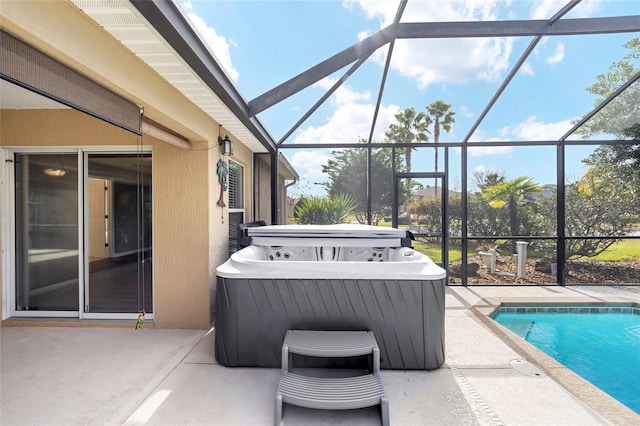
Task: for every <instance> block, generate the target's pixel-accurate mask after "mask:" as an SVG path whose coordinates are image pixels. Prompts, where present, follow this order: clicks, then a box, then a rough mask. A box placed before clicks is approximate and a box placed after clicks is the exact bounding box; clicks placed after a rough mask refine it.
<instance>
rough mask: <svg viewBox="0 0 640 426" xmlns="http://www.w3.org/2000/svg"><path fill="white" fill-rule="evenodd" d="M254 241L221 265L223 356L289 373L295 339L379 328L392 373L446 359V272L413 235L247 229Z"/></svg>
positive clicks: (218, 325) (383, 362)
mask: <svg viewBox="0 0 640 426" xmlns="http://www.w3.org/2000/svg"><path fill="white" fill-rule="evenodd" d="M244 232H245V233H246V236H247V237H248V238H249V240H250V242H251V245H249V246H248V247H245V248H243V249H241V250H240V251H238V252H237V253H234V254H233V255H232V256H231V258H230V259H229V260H228V261H227V262H225V263H224V264H223V265H221V266H220V267H218V269H217V270H216V273H217V292H216V299H215V311H216V320H215V331H216V335H215V343H216V344H215V350H216V359H217V360H218V362H220V363H221V364H223V365H226V366H233V367H280V364H281V349H282V342H283V340H284V336H285V333H286V332H287V330H289V329H298V330H371V331H373V332H374V334H375V337H376V340H377V341H378V345H379V346H380V366H381V368H387V369H423V370H432V369H436V368H439V367H440V366H442V364H443V363H444V288H445V283H446V271H445V270H444V269H442V268H440V267H439V266H438V265H436V264H434V263H433V262H432V261H431V259H429V257H427V256H425V255H424V254H422V253H419V252H417V251H415V250H413V249H412V248H411V247H409V245H410V238H409V235H408V234H407V232H406V231H402V230H398V229H393V228H385V227H376V226H366V225H331V226H319V225H274V226H261V227H255V228H247V229H245V230H244Z"/></svg>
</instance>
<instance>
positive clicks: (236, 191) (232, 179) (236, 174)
mask: <svg viewBox="0 0 640 426" xmlns="http://www.w3.org/2000/svg"><path fill="white" fill-rule="evenodd" d="M243 188H244V167H242V165H240V164H238V163H236V162H235V161H233V160H229V209H230V210H234V209H244V190H243Z"/></svg>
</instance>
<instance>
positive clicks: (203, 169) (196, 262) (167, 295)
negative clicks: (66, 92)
mask: <svg viewBox="0 0 640 426" xmlns="http://www.w3.org/2000/svg"><path fill="white" fill-rule="evenodd" d="M1 114H2V115H1V116H0V118H1V122H2V126H1V130H0V141H1V143H2V145H3V146H16V147H18V146H32V147H33V146H36V147H37V146H135V145H136V143H137V138H138V137H137V136H136V135H134V134H131V133H129V132H126V131H124V130H121V129H118V128H116V127H115V126H112V125H110V124H107V123H104V122H102V121H100V120H98V119H95V118H93V117H90V116H88V115H86V114H83V113H80V112H76V111H73V110H48V111H28V110H11V111H2V113H1ZM142 143H143V145H145V146H151V147H152V149H153V182H152V184H153V185H152V186H153V260H154V261H153V278H154V314H155V323H156V326H158V327H166V328H204V329H206V328H209V325H210V322H209V291H210V289H209V267H208V265H209V261H208V253H209V250H208V245H209V232H208V231H209V217H208V202H207V197H203V194H207V193H208V186H209V184H208V182H209V179H208V158H207V155H206V151H205V152H202V151H195V150H194V151H187V150H183V149H179V148H176V147H173V146H171V145H168V144H166V143H164V142H160V141H156V140H154V139H152V138H150V137H146V136H145V137H143V138H142ZM202 145H203V146H204V144H202ZM196 149H197V146H196ZM218 232H219V231H218ZM222 235H224V234H222Z"/></svg>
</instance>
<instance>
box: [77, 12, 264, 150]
mask: <svg viewBox="0 0 640 426" xmlns="http://www.w3.org/2000/svg"><path fill="white" fill-rule="evenodd" d="M71 2H72V3H73V4H75V5H76V6H77V7H78V8H79V9H80V10H81V11H83V12H84V13H85V14H86V15H87V16H89V17H90V18H91V19H92V20H94V21H95V22H96V23H97V24H98V25H100V26H101V27H102V28H104V29H105V31H107V32H108V33H109V34H111V35H112V36H113V37H114V38H116V39H117V40H118V41H120V42H121V43H122V44H123V45H124V46H126V47H127V48H128V49H129V50H130V51H131V52H132V53H133V54H135V55H136V56H137V57H139V58H140V59H141V60H143V61H144V62H145V63H146V64H147V65H149V66H150V67H151V68H152V69H153V70H155V71H156V72H157V73H158V74H159V75H161V76H162V77H163V78H164V79H165V80H167V81H168V82H169V83H170V84H171V85H172V86H174V87H175V88H176V89H178V90H179V91H180V92H182V94H184V96H185V97H187V98H188V99H189V100H190V101H191V102H193V103H194V104H195V105H197V106H198V107H199V108H200V109H202V110H203V111H204V112H205V113H207V114H208V115H209V116H210V117H211V118H213V119H214V120H215V121H216V122H218V123H220V124H222V125H223V133H225V131H226V132H228V133H230V134H232V135H233V136H235V137H236V138H237V139H238V140H239V141H240V142H241V143H243V144H244V145H246V146H247V147H248V148H249V149H250V150H251V151H253V152H266V151H267V150H266V148H265V147H264V146H263V145H262V144H261V143H260V141H259V140H258V139H257V138H256V137H255V136H254V135H253V134H252V133H251V132H250V131H249V130H248V129H247V128H246V127H245V126H244V124H242V122H241V121H240V120H239V119H238V118H237V117H236V116H235V115H234V114H233V113H232V112H231V111H230V110H229V108H227V106H226V105H225V104H224V102H222V100H220V98H218V96H217V95H216V94H215V93H214V92H213V91H212V90H211V89H210V88H209V87H208V86H207V85H206V84H205V83H204V82H202V80H201V79H200V78H199V77H198V75H197V74H196V73H195V72H194V71H193V70H192V69H191V68H190V67H189V66H188V65H187V64H186V63H185V62H184V60H183V59H182V57H181V56H180V55H179V54H178V53H177V52H175V51H174V50H173V49H172V48H171V46H169V44H168V43H167V42H166V41H165V40H164V38H163V37H162V36H161V35H160V34H159V33H158V31H157V30H156V29H155V28H153V26H152V25H151V24H149V23H148V22H147V21H146V20H145V19H144V18H143V17H142V16H141V15H140V14H139V13H138V11H137V10H136V9H135V8H134V7H133V6H132V5H131V3H129V1H127V0H71Z"/></svg>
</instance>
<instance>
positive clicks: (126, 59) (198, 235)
mask: <svg viewBox="0 0 640 426" xmlns="http://www.w3.org/2000/svg"><path fill="white" fill-rule="evenodd" d="M0 14H1V16H0V18H1V19H0V28H2V29H3V30H4V31H6V32H8V33H10V34H12V35H13V36H15V37H17V38H18V39H20V40H23V41H24V42H26V43H28V44H30V45H31V46H33V47H35V48H37V49H39V50H40V51H42V52H44V53H46V54H47V55H49V56H51V57H52V58H54V59H56V60H58V61H59V62H61V63H63V64H65V65H67V66H69V67H70V68H72V69H74V70H76V71H78V72H80V73H81V74H83V75H85V76H86V77H88V78H89V79H91V80H93V81H95V82H97V83H99V84H100V85H102V86H104V87H105V88H107V89H109V90H111V91H113V92H114V93H117V94H119V95H120V96H122V97H124V98H125V99H127V100H129V101H130V102H132V103H134V104H136V105H138V106H140V107H141V109H143V111H144V115H145V116H146V117H148V118H150V119H151V120H153V121H155V122H157V123H159V124H161V125H162V126H165V127H167V128H168V129H171V130H172V131H174V132H177V133H179V134H181V135H183V136H184V137H186V138H187V139H189V140H190V141H191V143H192V144H193V148H194V149H193V150H192V151H187V150H181V149H178V148H175V147H173V146H170V145H167V144H165V143H163V142H160V141H157V140H154V139H152V138H150V137H148V136H145V137H143V144H144V145H147V146H152V147H153V166H154V169H153V176H154V178H153V179H154V180H153V191H154V192H153V202H154V211H153V214H154V216H153V219H154V235H153V240H154V253H153V256H154V297H155V312H154V314H155V322H156V325H157V326H159V327H166V328H209V326H210V317H209V313H210V311H209V308H210V297H211V296H212V295H213V294H214V291H215V268H216V267H217V266H218V265H220V264H221V263H223V262H224V261H225V260H226V259H227V257H228V235H229V225H228V207H225V208H221V207H219V206H217V205H216V202H217V200H218V196H219V191H220V186H219V184H218V178H217V175H216V164H217V162H218V160H219V159H220V158H221V156H220V154H219V149H218V142H217V140H218V136H219V134H218V132H219V130H220V127H219V123H217V122H216V121H215V120H214V119H212V118H211V117H210V116H209V115H208V114H206V113H205V112H204V111H202V110H201V109H199V108H198V107H196V106H195V105H194V104H193V103H191V102H190V101H189V100H188V99H187V98H186V97H184V96H183V95H182V93H180V92H179V91H178V90H177V89H175V88H174V87H173V86H171V85H170V84H169V83H168V82H167V81H166V80H164V78H162V77H161V76H160V75H158V74H157V73H156V72H155V71H154V70H152V69H151V68H149V67H148V66H147V65H146V64H145V63H144V62H143V61H141V60H140V59H139V58H138V57H136V56H135V55H133V54H132V53H131V52H130V51H129V50H128V49H126V48H125V47H124V46H123V45H122V44H121V43H120V42H119V41H117V40H115V39H114V38H113V37H112V36H111V35H110V34H108V33H107V32H105V31H104V30H103V29H102V28H100V27H99V26H98V25H96V24H95V23H94V22H93V21H91V20H90V19H88V18H87V16H86V15H84V14H83V13H82V12H80V11H79V10H77V9H76V7H75V6H74V5H73V4H72V3H70V2H68V1H66V0H58V1H26V0H25V1H2V7H1V8H0ZM61 23H64V25H61ZM1 114H2V115H1V116H0V129H1V131H2V133H0V136H1V138H0V145H4V146H104V145H106V146H117V145H135V144H136V138H137V137H136V136H135V135H132V134H130V133H127V132H125V131H123V130H120V129H118V128H116V127H114V126H112V125H109V124H106V123H104V122H101V121H100V120H98V119H95V118H92V117H89V116H87V115H84V114H82V113H78V112H74V111H71V110H49V111H46V112H43V111H2V112H1ZM223 124H224V123H223ZM222 131H223V133H225V130H224V128H223V129H222ZM229 137H230V138H231V139H232V140H233V141H234V142H235V145H234V149H235V154H234V157H233V159H234V160H236V161H238V162H239V163H241V164H242V165H243V166H245V219H246V220H257V219H265V220H267V221H269V220H270V208H269V205H270V191H271V188H270V184H269V180H270V171H269V165H268V164H265V165H263V166H261V167H260V169H259V173H260V177H259V181H260V185H259V186H260V187H259V188H256V189H257V190H258V196H257V197H258V198H259V199H260V200H261V201H260V203H259V204H260V208H259V209H258V210H257V211H259V212H260V214H259V216H258V217H252V212H253V211H254V207H253V205H252V191H253V190H254V188H253V182H255V179H254V176H253V173H254V172H253V154H252V152H251V151H250V150H249V149H247V148H246V147H245V146H244V145H242V143H241V141H238V140H237V139H235V137H234V135H232V134H229ZM1 190H2V189H0V191H1ZM2 195H3V194H1V193H0V197H2ZM0 199H3V198H0ZM225 202H226V203H227V205H228V195H227V194H225ZM0 237H1V236H0ZM1 267H2V265H1V264H0V268H1ZM1 272H2V269H0V273H1Z"/></svg>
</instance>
